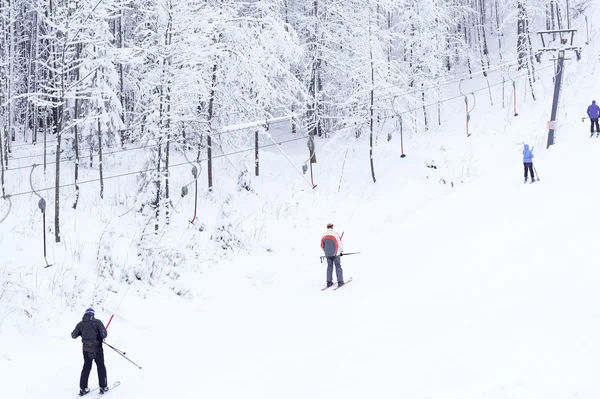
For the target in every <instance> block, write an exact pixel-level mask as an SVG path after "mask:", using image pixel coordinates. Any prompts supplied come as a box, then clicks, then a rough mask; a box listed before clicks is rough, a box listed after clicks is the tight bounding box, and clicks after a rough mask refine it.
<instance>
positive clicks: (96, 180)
mask: <svg viewBox="0 0 600 399" xmlns="http://www.w3.org/2000/svg"><path fill="white" fill-rule="evenodd" d="M298 140H304V137H300V138H295V139H290V140H283V141H280V142H275V144H266V145H263V146H260V147H259V148H267V147H273V146H275V145H281V144H285V143H290V142H293V141H298ZM254 150H255V148H254V147H252V148H247V149H243V150H239V151H233V152H230V153H227V154H220V155H215V156H213V157H212V158H213V159H217V158H222V157H224V156H228V155H236V154H242V153H244V152H248V151H254ZM207 160H208V158H204V159H200V160H199V161H200V162H202V161H207ZM185 165H189V164H188V163H187V162H181V163H177V164H173V165H170V166H169V169H171V168H176V167H180V166H185ZM36 166H39V165H36ZM153 171H155V168H149V169H142V170H136V171H133V172H126V173H121V174H118V175H113V176H106V177H104V178H103V180H111V179H118V178H121V177H126V176H132V175H136V174H138V173H146V172H153ZM99 181H100V179H99V178H98V179H90V180H84V181H79V182H77V184H79V185H82V184H87V183H95V182H99ZM73 186H75V183H67V184H62V185H60V186H59V188H65V187H73ZM55 188H56V186H52V187H46V188H42V189H38V190H35V191H33V190H32V191H23V192H20V193H16V194H10V195H9V194H7V195H6V197H11V198H12V197H18V196H21V195H27V194H34V193H35V194H36V195H38V196H39V194H38V193H39V192H42V191H49V190H53V189H55Z"/></svg>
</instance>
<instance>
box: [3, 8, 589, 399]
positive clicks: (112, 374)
mask: <svg viewBox="0 0 600 399" xmlns="http://www.w3.org/2000/svg"><path fill="white" fill-rule="evenodd" d="M596 16H600V14H598V13H597V14H596ZM598 48H599V47H598V43H597V42H593V43H592V46H590V47H587V48H586V49H585V51H584V54H583V60H582V61H581V62H579V63H576V61H574V60H572V61H569V62H568V66H567V70H566V80H565V85H564V88H563V92H562V95H563V97H562V104H561V111H560V116H559V128H558V136H557V145H555V146H553V147H552V148H551V149H549V150H545V141H546V132H547V131H546V130H545V125H546V121H547V120H548V114H549V110H550V104H551V98H552V73H553V72H552V69H551V68H550V69H545V70H544V71H542V73H541V75H542V79H541V81H540V82H538V83H537V84H536V86H535V88H536V91H537V96H538V99H537V101H535V102H533V101H532V100H531V96H530V95H528V96H526V95H523V94H522V93H524V92H523V91H519V93H520V96H519V97H518V99H519V102H523V104H520V110H519V116H518V117H513V116H512V109H511V107H510V106H509V105H510V104H512V97H511V93H510V92H507V93H506V98H505V100H506V103H507V108H502V107H501V106H500V105H499V104H498V103H499V102H500V95H501V94H500V93H501V91H500V87H498V86H496V87H494V88H493V93H494V96H495V98H496V104H495V105H493V106H491V104H490V103H489V99H488V98H487V97H486V94H485V93H484V94H482V95H481V96H480V97H482V98H478V101H479V103H478V105H477V107H478V108H477V109H476V110H475V111H474V112H473V115H472V120H471V126H470V130H471V133H472V136H471V137H470V138H468V139H467V138H465V134H464V130H463V129H464V126H463V114H462V113H461V112H463V111H464V103H463V102H462V99H458V100H456V101H454V102H449V103H446V104H444V109H443V112H442V117H443V123H442V126H439V127H438V126H436V127H435V128H433V129H431V130H430V131H429V132H427V133H423V132H420V133H418V134H416V135H412V136H411V134H409V133H406V134H405V137H404V138H405V143H404V145H405V152H406V153H407V157H406V158H400V156H399V155H400V153H399V148H400V142H399V137H398V135H397V132H396V133H394V137H393V139H392V140H391V141H386V140H385V133H386V132H387V130H388V129H391V127H392V125H393V122H390V124H389V125H388V126H387V127H385V128H384V129H381V131H380V136H379V139H378V145H377V147H376V148H375V173H376V176H377V183H376V184H373V183H372V181H371V180H370V178H371V177H370V170H369V166H368V147H367V142H366V140H364V139H363V140H359V141H358V142H356V143H355V144H353V145H351V146H348V147H347V148H346V147H342V149H340V147H339V146H338V145H334V144H333V143H334V140H336V139H335V138H332V139H328V140H320V141H318V142H317V148H318V151H319V153H318V159H319V163H318V164H317V165H316V166H315V173H316V174H315V179H316V181H315V183H317V185H318V186H317V188H316V189H315V190H312V189H311V188H310V186H309V184H307V182H306V180H305V178H302V177H301V176H300V175H299V174H298V173H297V171H296V170H295V168H296V167H297V166H298V165H300V164H301V163H302V162H303V161H304V160H305V158H306V146H305V143H304V142H303V141H301V140H300V141H298V142H293V143H288V144H285V145H284V146H283V147H282V148H283V149H284V150H285V151H286V153H287V154H288V155H289V156H290V158H291V159H292V162H293V163H294V165H291V164H290V163H288V162H287V160H286V159H285V158H283V157H282V156H281V155H280V154H279V153H278V152H277V149H276V148H273V147H272V148H269V149H266V150H264V151H263V152H262V153H261V154H262V155H261V172H262V176H261V178H258V179H253V180H252V184H253V189H254V192H247V191H238V190H237V189H236V181H237V172H235V169H234V168H232V169H231V170H232V171H231V172H230V174H231V175H230V176H227V175H223V176H222V179H219V180H218V182H219V183H218V184H219V186H218V188H217V189H216V190H215V191H216V193H215V194H214V195H211V196H205V197H204V198H202V199H201V201H200V207H199V214H200V217H199V222H198V223H197V224H196V225H195V226H192V225H189V224H188V223H187V220H188V219H189V218H190V217H191V214H190V211H191V210H193V205H192V204H193V203H192V198H189V196H188V197H186V198H184V199H178V200H177V201H176V209H177V210H178V211H179V212H181V213H175V214H174V215H173V224H174V225H176V226H181V227H180V228H179V230H177V229H174V230H175V232H174V233H172V234H170V236H169V237H165V238H164V240H158V241H157V248H150V250H155V251H166V250H172V251H173V253H174V258H175V259H178V257H177V256H178V254H186V256H187V258H185V262H184V264H177V266H169V267H165V268H164V269H163V268H161V269H159V270H154V269H153V270H151V271H148V270H135V271H132V272H131V275H140V276H141V280H140V281H136V280H134V281H133V282H132V284H131V285H128V284H126V283H125V282H121V283H120V280H121V279H122V278H123V277H122V276H121V275H120V273H122V275H123V276H125V275H129V274H128V273H127V264H128V259H129V257H132V258H134V257H135V256H136V251H135V249H132V246H133V247H135V246H134V245H133V244H132V243H133V240H134V238H135V237H137V236H139V234H140V229H141V228H142V227H140V226H142V225H143V223H144V221H141V220H139V219H138V216H136V215H133V213H134V212H131V213H130V214H125V215H123V213H124V212H126V211H127V209H130V208H131V206H133V204H132V203H131V202H128V201H131V198H129V197H127V196H126V195H125V193H126V192H127V190H126V188H127V184H132V182H134V180H133V178H132V180H131V181H119V183H118V185H114V186H112V188H107V190H108V191H109V192H110V195H109V196H108V198H109V199H108V200H106V202H98V201H97V200H95V199H94V198H95V197H94V196H95V194H94V193H91V194H89V196H87V197H86V193H85V192H84V193H82V199H81V202H82V205H81V209H95V211H97V214H96V213H92V212H91V211H88V212H87V214H86V212H85V211H83V210H82V211H77V212H72V213H71V214H69V215H67V216H65V217H66V218H67V220H69V222H68V223H69V228H68V229H67V230H66V232H65V233H64V234H65V240H64V241H65V242H64V243H63V244H61V245H54V244H52V243H51V240H50V239H49V247H50V259H51V260H52V262H54V263H56V266H55V267H53V268H48V269H42V263H41V262H42V258H41V252H40V251H41V245H40V244H41V239H40V237H39V230H40V223H41V220H40V218H41V216H40V214H39V211H38V210H37V209H36V208H35V203H36V202H37V200H36V198H35V197H34V196H31V197H26V198H27V199H26V200H23V201H22V202H17V203H14V204H13V205H14V209H13V211H12V212H11V215H10V216H9V219H8V220H7V222H6V223H5V224H3V225H0V226H1V229H0V239H1V240H2V251H3V252H2V268H0V273H3V275H1V277H2V281H3V286H2V287H1V288H0V304H1V305H2V307H0V309H1V313H0V323H1V324H0V327H1V328H2V329H1V330H0V375H2V376H3V377H4V378H3V379H2V381H3V384H2V389H3V392H4V393H5V394H4V395H6V397H11V398H37V397H52V398H54V397H56V398H59V397H61V398H62V397H68V395H71V394H73V396H75V393H76V390H77V382H78V378H79V371H80V366H81V364H80V363H81V362H80V360H81V359H80V358H81V354H80V343H79V342H78V341H77V342H75V341H73V340H71V338H70V336H69V333H70V331H71V330H72V328H73V327H74V325H75V324H76V322H77V321H78V320H79V318H80V316H81V314H82V313H83V310H84V309H85V307H87V305H89V303H96V304H97V305H96V314H97V317H98V318H100V319H102V320H103V321H104V322H105V323H106V322H107V320H108V318H109V317H110V315H111V314H112V313H113V312H114V311H115V309H117V307H118V306H119V304H120V303H121V300H122V299H123V301H122V303H121V305H120V307H118V311H117V314H116V316H115V318H114V320H113V321H112V324H111V326H110V328H109V339H108V340H107V342H109V343H111V344H112V345H114V346H116V347H118V348H120V349H123V350H125V351H126V352H127V355H128V356H131V358H132V359H133V360H134V361H135V362H136V363H138V364H140V365H141V366H142V367H143V369H142V370H138V369H136V368H135V367H134V366H133V365H132V364H130V363H128V362H127V361H126V360H124V359H123V358H121V357H120V356H118V355H117V354H116V353H114V352H113V351H111V350H110V349H108V348H107V349H106V350H105V353H106V359H107V367H108V378H109V381H114V380H120V381H122V383H123V384H122V386H120V387H119V388H118V389H117V390H115V391H114V392H112V393H110V395H111V396H110V397H113V398H115V399H118V398H164V397H177V398H183V397H185V398H199V397H204V398H211V399H212V398H303V399H304V398H401V397H410V398H414V399H416V398H436V399H439V398H448V399H454V398H456V399H458V398H461V399H471V398H473V399H475V398H478V399H480V398H490V399H501V398H502V399H504V398H510V399H518V398H528V399H531V398H540V399H541V398H544V399H553V398H557V399H558V398H561V399H562V398H570V397H578V398H582V399H583V398H590V399H592V398H598V397H599V396H600V384H599V383H598V379H597V375H598V373H599V372H600V365H599V364H600V363H599V360H598V359H600V344H599V343H598V337H599V336H600V312H599V311H598V310H597V309H596V308H597V305H598V303H599V302H600V294H599V293H598V289H597V287H598V286H599V284H600V272H599V271H598V270H597V264H596V263H597V262H596V249H597V241H598V234H597V226H598V225H599V224H600V215H599V214H598V212H596V209H597V202H598V199H597V198H598V194H599V193H600V190H599V189H598V186H597V184H595V181H596V175H597V173H598V170H600V157H598V152H599V151H600V138H589V134H588V133H587V132H588V123H587V121H586V122H585V123H582V122H581V117H582V116H584V112H585V108H586V107H587V105H588V103H589V102H590V101H591V99H592V98H596V99H597V100H600V98H599V97H600V95H599V92H598V90H599V88H600V86H599V84H598V80H597V78H595V76H596V71H597V68H598V58H597V57H598V56H597V54H598ZM547 62H548V61H547ZM492 79H493V82H497V81H498V80H499V79H501V77H500V75H499V74H496V75H491V77H490V80H492ZM522 80H523V81H522V82H521V81H519V85H520V89H523V88H524V87H525V85H526V83H525V82H524V79H522ZM477 84H479V85H480V86H477ZM481 85H483V86H481ZM469 86H470V90H472V89H474V88H475V87H485V82H484V81H481V80H480V81H478V82H477V81H474V82H469ZM471 86H472V87H471ZM456 89H457V88H456V87H454V88H453V90H456ZM452 94H453V93H449V96H450V95H452ZM286 134H287V133H284V132H283V130H282V131H280V132H279V133H278V135H280V136H282V137H284V138H285V137H289V134H287V136H285V135H286ZM524 141H526V142H528V143H529V144H530V145H534V146H535V150H534V152H535V154H536V157H535V165H536V168H537V170H538V171H539V172H540V173H541V181H540V182H539V183H536V184H534V185H529V184H528V185H524V184H523V182H522V164H521V153H520V151H521V145H522V143H523V142H524ZM338 144H339V143H338ZM346 149H348V151H347V152H346ZM119 162H121V163H122V165H121V167H122V168H123V170H130V168H131V167H133V166H132V165H135V159H133V157H131V158H129V159H128V158H123V159H120V160H119ZM227 162H228V161H227V160H222V163H221V164H220V166H222V168H223V169H222V170H225V167H226V166H225V165H226V164H227ZM233 162H234V163H235V164H236V166H237V167H239V165H241V164H243V163H244V162H251V158H235V159H233ZM342 165H345V166H344V172H343V176H341V170H342ZM427 165H436V167H437V168H436V169H433V168H430V167H427ZM238 170H239V168H238ZM23 173H24V174H23V179H22V180H23V181H22V182H21V183H20V184H21V185H22V186H19V187H14V189H15V191H26V190H27V185H28V184H27V180H26V178H27V173H28V171H24V172H23ZM116 173H118V171H115V174H116ZM174 175H175V174H174ZM38 179H39V178H38ZM189 180H191V178H190V177H189V176H185V175H183V174H182V175H181V176H174V186H175V187H178V186H181V185H183V184H186V183H188V182H189ZM340 182H341V183H340ZM36 184H40V185H42V186H43V185H44V184H46V185H48V186H49V185H51V182H46V183H44V182H43V181H39V180H36ZM192 197H193V196H192ZM121 211H122V212H121ZM97 215H99V216H97ZM329 221H332V222H334V223H335V224H336V227H337V228H338V229H339V230H340V231H344V232H345V235H344V242H345V246H346V250H347V251H361V252H362V253H361V254H360V255H355V256H349V257H345V258H343V266H344V270H345V274H346V278H348V277H350V276H352V277H353V278H354V281H353V282H352V283H351V284H349V285H348V286H347V287H344V288H343V289H340V290H339V291H335V292H333V291H326V292H321V291H320V290H319V288H321V287H322V286H323V284H324V280H325V268H324V266H323V265H322V264H320V263H319V259H318V256H319V255H320V253H319V250H318V241H319V238H320V234H321V233H322V232H323V230H324V227H325V224H326V222H329ZM229 223H231V224H232V225H234V226H235V229H231V230H230V231H236V232H237V233H236V234H238V236H235V237H231V236H227V237H225V238H224V239H223V240H222V241H219V244H214V242H215V240H211V239H210V237H208V235H209V234H210V233H207V232H208V231H211V232H212V231H215V229H216V228H217V227H218V226H219V225H227V224H229ZM202 224H205V225H206V226H205V228H206V229H205V232H202V231H198V232H197V233H195V234H193V235H191V238H189V237H190V234H189V231H190V229H192V230H193V229H199V226H200V225H202ZM7 226H10V228H8V227H7ZM100 236H102V237H104V238H105V239H106V240H108V241H98V237H100ZM184 236H185V237H188V238H186V240H181V239H179V240H178V237H184ZM106 237H109V238H106ZM98 242H101V243H102V242H103V243H104V244H101V245H99V244H98ZM225 242H226V243H227V244H228V245H229V249H228V250H223V251H226V252H227V253H228V256H226V257H223V259H221V255H222V244H223V243H225ZM236 243H242V244H243V245H237V244H236ZM103 246H104V247H106V248H104V247H103ZM226 246H227V245H226ZM190 248H191V249H193V250H190ZM240 248H242V250H239V249H240ZM194 251H195V252H196V253H197V257H193V256H191V255H190V254H191V253H193V252H194ZM99 253H101V254H102V256H105V255H106V256H114V260H113V261H112V263H111V262H108V261H107V264H117V265H119V266H122V269H120V268H117V267H115V269H114V270H113V269H111V268H110V267H108V266H107V268H108V269H97V268H96V267H97V265H98V264H99V263H98V259H97V257H98V254H99ZM217 259H219V261H218V262H217V261H216V260H217ZM132 263H133V262H132ZM85 264H90V265H96V266H94V267H87V268H85V267H84V266H81V265H85ZM78 268H79V269H78ZM123 270H124V271H123ZM97 272H100V274H101V277H97ZM157 272H158V273H160V275H161V276H158V277H157V276H155V275H148V274H152V273H157ZM148 282H149V283H151V284H152V285H150V286H149V285H148ZM129 287H131V288H129ZM173 292H176V293H179V295H174V294H173ZM28 316H32V317H31V318H30V317H28ZM95 380H96V376H95V371H93V372H92V376H91V377H90V385H91V386H95V385H96V382H95ZM4 395H3V397H4Z"/></svg>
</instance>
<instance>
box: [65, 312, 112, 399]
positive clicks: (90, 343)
mask: <svg viewBox="0 0 600 399" xmlns="http://www.w3.org/2000/svg"><path fill="white" fill-rule="evenodd" d="M107 336H108V332H107V331H106V328H104V324H102V322H101V321H100V320H97V319H95V318H94V309H92V308H89V309H87V310H86V311H85V314H84V315H83V318H82V319H81V321H80V322H79V323H77V325H76V326H75V329H74V330H73V332H72V333H71V337H72V338H73V339H76V338H78V337H81V342H83V370H81V378H80V380H79V396H83V395H85V394H87V393H89V392H90V389H89V388H88V379H89V377H90V371H91V370H92V360H95V361H96V368H97V369H98V385H100V393H101V394H104V392H106V391H108V383H107V381H106V366H105V365H104V351H103V350H102V340H103V339H104V338H106V337H107Z"/></svg>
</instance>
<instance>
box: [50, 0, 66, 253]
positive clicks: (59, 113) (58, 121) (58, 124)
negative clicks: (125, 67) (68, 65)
mask: <svg viewBox="0 0 600 399" xmlns="http://www.w3.org/2000/svg"><path fill="white" fill-rule="evenodd" d="M48 4H49V10H50V15H51V16H52V17H54V12H53V9H52V8H53V3H52V0H48ZM56 37H57V39H59V40H60V39H61V38H63V37H62V33H61V32H60V30H56ZM63 39H65V38H63ZM64 45H66V40H65V44H64ZM64 45H63V52H62V66H64V65H65V63H64V61H65V50H66V49H65V48H64ZM50 52H51V53H52V67H53V69H54V71H55V72H51V74H50V77H51V82H52V83H51V85H52V86H51V87H53V88H56V83H57V81H56V76H55V75H56V74H58V73H59V72H58V70H59V69H58V65H57V60H56V52H55V51H52V47H51V48H50ZM59 79H60V96H59V98H58V101H59V102H60V104H59V105H58V106H55V107H54V108H53V110H52V111H53V114H54V121H53V126H54V133H55V135H56V154H55V155H56V169H55V170H56V176H55V178H56V180H55V184H54V240H55V241H56V242H57V243H58V242H60V151H61V139H62V129H63V107H64V101H65V99H64V97H65V76H64V73H60V77H59Z"/></svg>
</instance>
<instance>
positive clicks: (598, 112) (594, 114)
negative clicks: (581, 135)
mask: <svg viewBox="0 0 600 399" xmlns="http://www.w3.org/2000/svg"><path fill="white" fill-rule="evenodd" d="M587 114H588V116H589V117H590V122H591V126H590V133H591V134H590V137H591V136H593V135H594V125H596V133H597V134H598V135H600V126H598V118H599V117H600V107H599V106H598V104H596V100H594V101H592V105H590V106H589V107H588V109H587Z"/></svg>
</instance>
